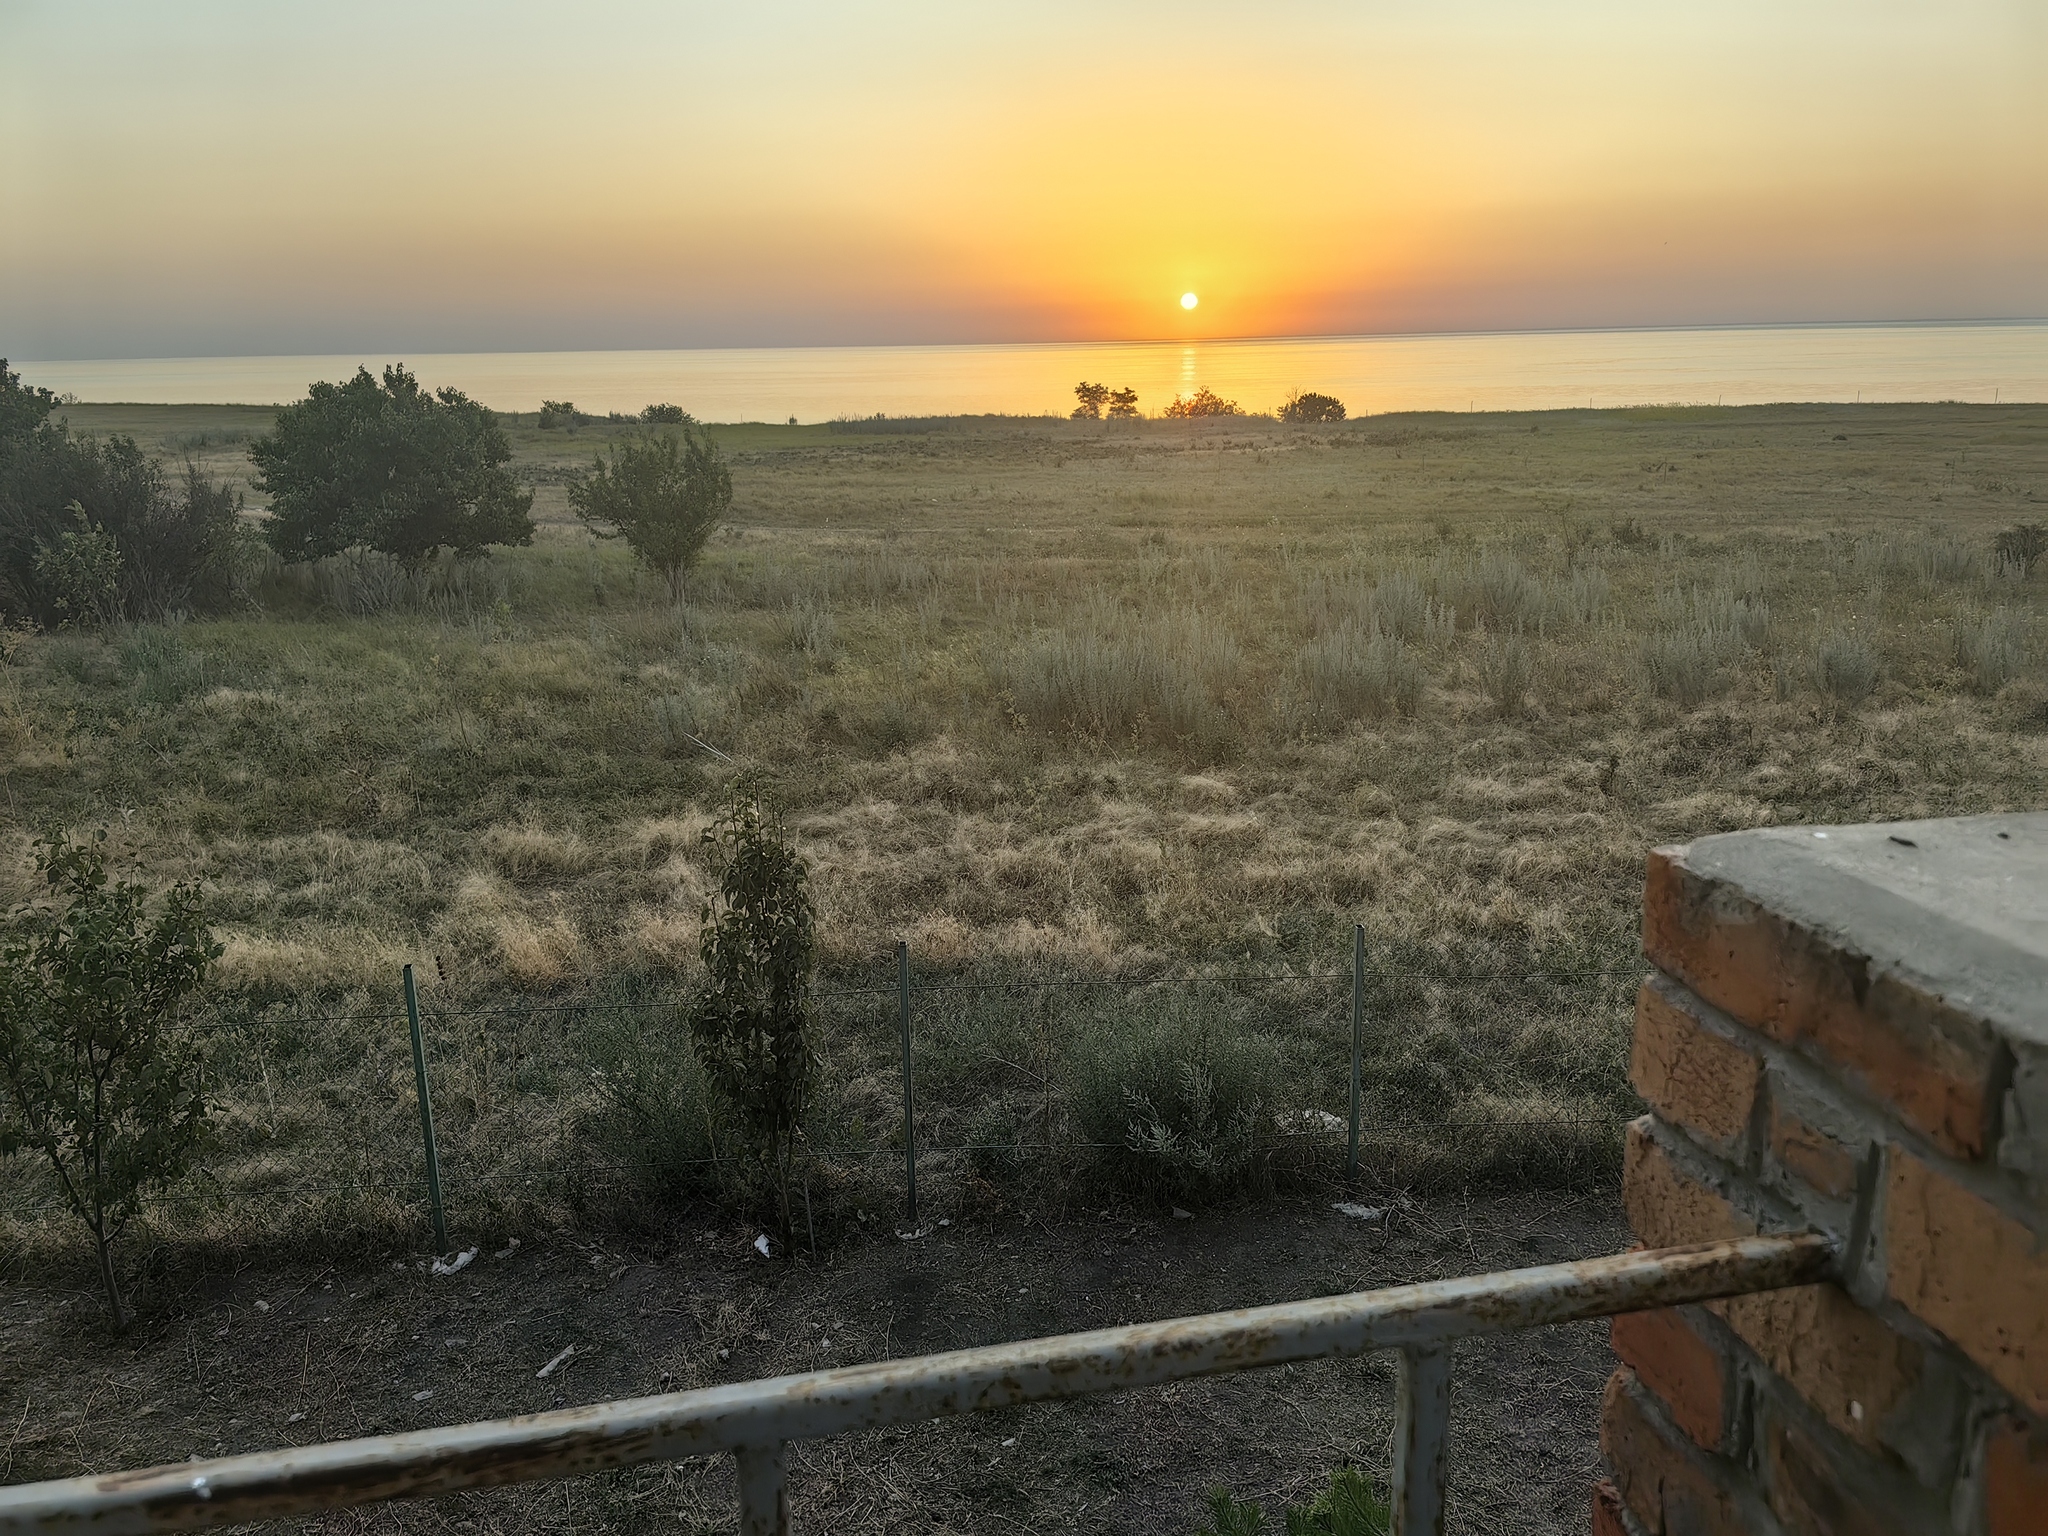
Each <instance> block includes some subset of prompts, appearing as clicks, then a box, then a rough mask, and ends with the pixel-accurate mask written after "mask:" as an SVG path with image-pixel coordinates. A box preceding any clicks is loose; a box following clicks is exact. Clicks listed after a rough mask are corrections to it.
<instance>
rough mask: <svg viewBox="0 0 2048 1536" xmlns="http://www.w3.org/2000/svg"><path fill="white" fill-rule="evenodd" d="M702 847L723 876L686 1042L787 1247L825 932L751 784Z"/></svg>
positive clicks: (731, 798) (799, 864)
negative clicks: (765, 1186)
mask: <svg viewBox="0 0 2048 1536" xmlns="http://www.w3.org/2000/svg"><path fill="white" fill-rule="evenodd" d="M704 843H705V845H706V846H707V847H708V848H710V849H711V850H712V852H713V854H714V855H715V857H716V859H717V861H718V864H719V871H720V872H719V884H718V893H717V895H715V896H714V897H713V898H712V899H711V900H710V901H708V902H706V903H705V904H704V914H703V929H702V934H701V938H700V940H699V952H700V953H701V954H702V956H703V959H704V973H705V975H704V985H703V987H702V988H701V989H700V990H699V991H698V993H697V995H696V997H695V998H694V999H693V1001H692V1002H691V1004H690V1008H689V1024H690V1038H691V1041H692V1043H693V1044H694V1045H695V1047H696V1051H697V1060H698V1062H699V1063H700V1064H701V1065H702V1066H703V1068H704V1075H705V1076H706V1077H707V1078H709V1079H710V1080H711V1084H712V1086H713V1087H714V1088H715V1089H717V1091H718V1092H719V1094H720V1095H721V1096H722V1097H723V1098H724V1099H725V1100H726V1101H727V1103H728V1104H730V1105H731V1107H732V1109H733V1111H734V1113H735V1114H736V1115H737V1116H738V1118H739V1121H740V1124H741V1126H742V1128H743V1130H744V1132H745V1134H746V1135H747V1137H748V1139H749V1140H750V1141H751V1142H752V1145H753V1151H754V1155H755V1157H756V1159H757V1160H758V1162H759V1164H760V1166H761V1168H762V1171H763V1172H764V1173H765V1174H766V1175H767V1177H768V1180H769V1182H770V1184H771V1185H772V1187H773V1190H774V1193H775V1200H776V1210H777V1214H778V1219H779V1220H780V1222H781V1225H782V1239H783V1242H784V1244H785V1246H786V1245H787V1243H788V1241H789V1236H790V1231H791V1228H792V1225H793V1223H792V1214H791V1210H790V1197H789V1186H790V1167H791V1163H792V1161H793V1159H794V1157H795V1152H796V1138H797V1134H798V1131H799V1129H800V1128H801V1127H802V1124H803V1119H804V1114H805V1112H806V1111H807V1110H808V1109H809V1108H810V1102H811V1093H812V1090H813V1088H814V1087H815V1085H816V1082H817V1061H816V1058H815V1056H814V1055H813V1053H812V1051H811V1045H810V1039H809V1029H810V1000H811V976H812V972H813V970H814V969H815V967H816V964H817V930H816V917H815V914H814V913H813V911H812V908H811V897H810V892H809V890H808V889H807V887H806V879H807V873H808V872H807V870H806V869H805V866H804V861H803V859H802V857H801V856H800V855H799V854H798V853H797V851H796V846H795V844H794V843H793V842H791V840H790V837H789V834H788V832H787V831H786V830H785V829H784V828H783V826H782V824H781V822H780V821H779V820H777V819H775V818H774V817H772V816H771V815H769V813H768V812H766V811H765V810H764V809H763V808H762V805H761V797H760V793H759V791H758V790H757V788H756V787H755V786H754V785H753V784H751V783H749V782H746V781H744V780H742V781H740V782H738V783H736V784H735V785H734V786H733V788H732V789H731V790H730V791H729V792H728V794H727V796H726V801H725V806H724V810H723V812H722V813H721V815H720V816H719V818H718V820H716V821H715V822H713V823H712V824H711V825H710V826H709V827H708V828H706V829H705V832H704Z"/></svg>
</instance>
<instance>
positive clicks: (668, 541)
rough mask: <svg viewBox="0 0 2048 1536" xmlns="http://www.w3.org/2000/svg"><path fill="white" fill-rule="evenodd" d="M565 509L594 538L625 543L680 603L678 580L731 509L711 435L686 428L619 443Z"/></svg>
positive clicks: (726, 473) (728, 481)
mask: <svg viewBox="0 0 2048 1536" xmlns="http://www.w3.org/2000/svg"><path fill="white" fill-rule="evenodd" d="M569 504H570V505H571V506H572V507H574V508H575V509H576V515H577V516H578V517H580V518H581V519H583V523H584V526H585V527H588V528H590V529H591V530H592V531H593V532H595V533H596V534H597V536H598V537H599V538H604V539H624V540H625V541H626V543H627V546H628V547H629V548H631V549H632V551H633V553H634V554H635V555H637V556H639V558H640V560H641V562H642V563H643V564H644V565H646V566H647V567H648V568H649V569H650V570H652V571H655V572H656V573H658V574H659V575H660V576H661V578H662V580H663V581H665V582H667V583H668V592H669V598H670V600H671V601H672V602H681V601H682V597H683V577H684V576H685V575H687V574H688V573H689V569H690V567H691V566H693V565H695V564H696V563H697V557H698V556H699V555H700V554H702V553H703V550H704V545H705V542H706V541H707V540H709V539H710V537H711V535H712V533H713V532H714V531H715V530H716V529H717V527H718V523H719V519H721V518H722V517H724V516H725V514H726V513H727V512H728V511H729V510H730V509H731V507H732V471H731V469H730V468H728V467H727V465H726V462H725V455H724V454H723V453H721V452H720V451H719V447H718V444H716V443H715V442H713V441H712V440H711V437H710V434H709V433H705V432H697V431H692V430H691V429H689V428H687V427H686V428H684V430H683V431H681V432H664V433H661V434H660V435H658V436H655V437H650V438H647V439H646V440H644V441H642V442H630V441H629V442H624V443H621V444H620V445H619V446H618V448H617V450H616V451H615V452H614V454H613V455H612V458H611V460H610V462H609V463H607V462H606V460H605V458H604V456H603V455H602V454H599V455H598V456H597V457H596V459H595V461H594V463H593V466H592V468H591V472H590V473H589V474H588V475H587V476H585V477H584V478H583V479H581V480H578V481H576V482H575V483H574V484H572V485H571V486H570V487H569Z"/></svg>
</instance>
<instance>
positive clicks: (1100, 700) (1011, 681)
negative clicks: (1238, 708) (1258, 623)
mask: <svg viewBox="0 0 2048 1536" xmlns="http://www.w3.org/2000/svg"><path fill="white" fill-rule="evenodd" d="M1242 664H1243V653H1242V651H1241V650H1240V648H1239V646H1238V644H1237V641H1236V639H1235V638H1234V637H1232V636H1231V634H1230V633H1229V631H1227V630H1225V629H1224V628H1222V627H1221V626H1220V625H1218V624H1216V623H1215V622H1214V621H1212V620H1210V619H1208V618H1207V617H1205V616H1204V615H1203V614H1201V613H1199V612H1196V611H1194V610H1186V611H1182V612H1179V613H1171V614H1166V615H1163V616H1159V617H1155V618H1151V619H1140V618H1137V617H1136V616H1134V615H1132V614H1129V613H1126V612H1123V611H1121V610H1115V609H1105V610H1100V611H1097V612H1094V613H1090V614H1087V615H1086V616H1085V617H1084V618H1083V619H1082V621H1081V622H1080V623H1077V624H1076V625H1074V626H1073V627H1071V628H1060V629H1055V630H1046V631H1041V632H1039V633H1038V634H1036V635H1034V636H1032V638H1031V639H1030V640H1028V641H1027V642H1026V643H1025V644H1024V645H1023V646H1022V647H1020V648H1019V649H1018V650H1016V651H1014V652H1012V653H1010V654H1009V655H1007V656H1004V657H1001V658H999V659H998V660H997V661H996V662H995V663H994V665H993V666H992V668H991V672H992V676H993V678H994V680H995V681H996V683H997V684H998V686H1000V687H1002V688H1004V689H1005V690H1007V691H1008V693H1009V695H1010V702H1011V704H1012V706H1013V707H1014V708H1015V709H1016V711H1017V713H1018V714H1020V715H1021V716H1023V717H1024V718H1025V719H1026V720H1029V721H1031V722H1032V723H1033V724H1035V725H1041V726H1049V727H1054V728H1059V727H1065V728H1067V729H1073V730H1083V731H1088V732H1091V733H1093V734H1096V735H1101V736H1128V735H1137V734H1140V733H1141V732H1146V731H1150V732H1154V733H1158V734H1163V735H1166V736H1169V737H1175V738H1179V739H1182V740H1189V741H1194V742H1196V743H1199V744H1205V745H1213V744H1215V743H1217V742H1219V741H1220V740H1221V739H1222V736H1223V734H1224V729H1225V725H1226V721H1225V719H1224V716H1223V714H1222V711H1221V710H1220V709H1219V708H1218V706H1217V702H1216V701H1217V697H1218V695H1219V694H1220V693H1221V692H1222V691H1223V690H1224V689H1226V688H1227V687H1229V685H1230V684H1231V682H1232V681H1233V680H1234V679H1235V677H1236V675H1237V672H1238V670H1239V668H1240V667H1241V666H1242Z"/></svg>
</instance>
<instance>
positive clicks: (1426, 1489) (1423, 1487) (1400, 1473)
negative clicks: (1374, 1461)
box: [1392, 1341, 1451, 1536]
mask: <svg viewBox="0 0 2048 1536" xmlns="http://www.w3.org/2000/svg"><path fill="white" fill-rule="evenodd" d="M1450 1430H1451V1346H1450V1344H1449V1342H1448V1341H1446V1342H1444V1343H1441V1344H1411V1345H1408V1346H1406V1347H1405V1348H1403V1349H1402V1351H1401V1382H1400V1395H1399V1397H1398V1399H1397V1402H1396V1406H1395V1411H1394V1528H1393V1532H1392V1536H1443V1529H1444V1462H1445V1451H1446V1449H1447V1448H1448V1446H1449V1443H1450V1437H1451V1436H1450Z"/></svg>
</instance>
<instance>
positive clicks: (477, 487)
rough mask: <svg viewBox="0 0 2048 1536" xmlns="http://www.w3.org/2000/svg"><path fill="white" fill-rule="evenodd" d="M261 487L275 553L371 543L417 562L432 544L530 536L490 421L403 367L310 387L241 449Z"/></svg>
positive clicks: (504, 448) (507, 451) (455, 546)
mask: <svg viewBox="0 0 2048 1536" xmlns="http://www.w3.org/2000/svg"><path fill="white" fill-rule="evenodd" d="M249 457H250V459H251V460H252V461H253V462H254V463H255V465H256V470H257V475H256V486H257V488H258V489H259V490H263V491H267V492H268V493H269V495H270V513H271V516H270V522H269V524H268V525H267V526H266V527H265V529H264V536H265V537H266V538H267V539H268V540H269V541H270V547H271V548H272V549H274V550H276V551H277V553H278V554H279V555H281V556H283V557H284V558H285V559H286V560H317V559H319V558H320V557H321V556H323V555H338V554H340V553H341V552H342V551H343V550H347V549H374V550H380V551H382V552H383V553H385V554H387V555H391V556H394V557H395V558H396V559H398V560H399V561H400V562H401V563H403V564H404V565H405V566H406V567H408V568H409V569H417V568H418V567H419V566H421V565H423V564H425V563H426V562H427V561H428V560H430V559H432V558H433V557H434V555H435V554H436V553H437V552H439V551H440V550H442V549H451V550H453V551H454V552H455V553H456V554H458V555H476V554H481V553H482V552H483V551H484V550H485V549H486V548H487V547H489V546H490V545H493V544H530V543H532V542H533V519H532V518H531V517H530V516H528V513H529V512H530V510H531V509H532V507H533V493H532V492H531V491H522V490H520V489H519V487H518V484H517V483H516V482H515V481H514V480H513V478H512V472H511V471H510V470H508V469H507V468H505V461H506V460H507V459H509V458H511V457H512V448H511V445H510V444H509V443H507V442H506V441H505V434H504V432H503V430H502V429H501V428H500V427H499V426H498V419H497V417H496V416H494V415H493V414H492V413H491V412H489V411H487V410H485V409H484V407H482V406H480V405H478V404H477V403H476V402H475V401H473V400H471V399H470V398H469V397H468V396H467V395H465V394H463V393H462V391H460V390H458V389H442V390H438V391H435V392H432V393H430V392H428V391H426V390H423V389H421V388H420V385H419V381H418V380H417V379H415V378H414V377H413V376H412V375H411V374H410V373H408V372H406V370H405V369H404V368H402V367H389V368H386V369H385V370H384V379H383V382H382V383H381V384H380V383H378V381H377V380H376V379H374V378H372V377H371V376H370V370H369V369H367V368H358V369H357V370H356V376H355V377H354V378H353V379H350V380H349V381H348V382H347V383H346V384H328V383H320V384H315V385H314V386H313V387H312V389H311V390H310V391H309V392H308V393H307V395H306V398H305V399H304V400H301V401H299V402H298V403H297V404H296V405H288V406H286V407H285V408H284V409H283V410H281V411H279V412H278V413H277V425H276V427H275V428H274V429H273V430H272V431H271V433H270V434H269V435H268V436H267V437H262V438H259V439H257V440H256V442H254V443H253V444H251V445H250V448H249Z"/></svg>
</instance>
